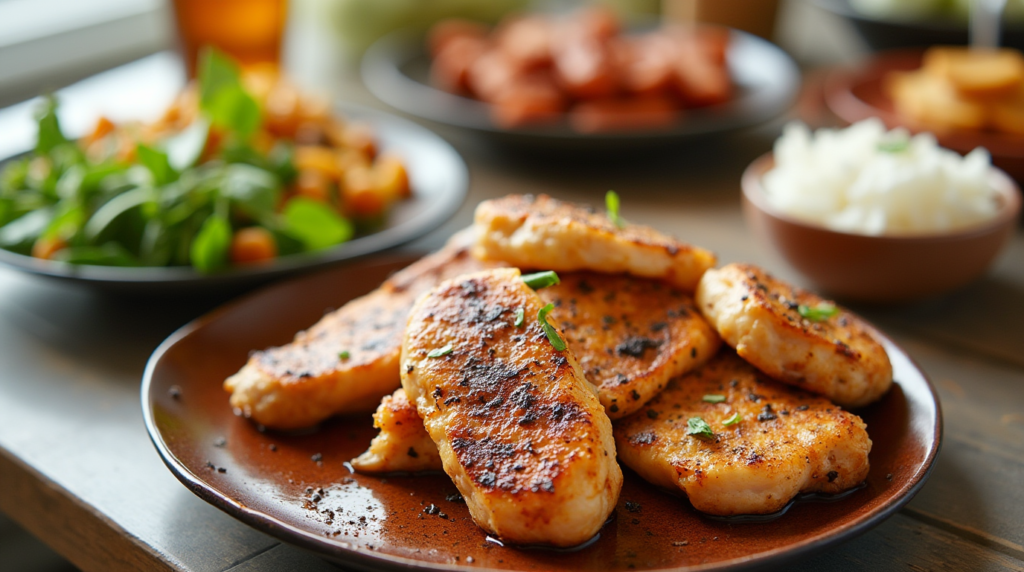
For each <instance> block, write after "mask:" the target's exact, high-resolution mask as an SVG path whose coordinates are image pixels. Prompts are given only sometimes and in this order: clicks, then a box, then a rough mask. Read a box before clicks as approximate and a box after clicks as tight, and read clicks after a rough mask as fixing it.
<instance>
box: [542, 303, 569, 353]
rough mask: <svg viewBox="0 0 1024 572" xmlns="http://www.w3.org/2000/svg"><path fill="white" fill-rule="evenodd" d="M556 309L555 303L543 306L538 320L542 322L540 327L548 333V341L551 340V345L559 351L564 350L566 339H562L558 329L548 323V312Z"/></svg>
mask: <svg viewBox="0 0 1024 572" xmlns="http://www.w3.org/2000/svg"><path fill="white" fill-rule="evenodd" d="M554 309H555V305H554V304H548V305H547V306H544V307H543V308H541V309H540V312H537V321H538V322H540V327H541V328H542V329H543V330H544V333H545V334H547V336H548V341H549V342H551V346H552V347H554V348H555V350H557V351H560V352H564V351H565V340H563V339H562V336H559V335H558V330H556V329H555V327H554V326H552V325H551V324H549V323H548V314H549V313H550V312H551V310H554Z"/></svg>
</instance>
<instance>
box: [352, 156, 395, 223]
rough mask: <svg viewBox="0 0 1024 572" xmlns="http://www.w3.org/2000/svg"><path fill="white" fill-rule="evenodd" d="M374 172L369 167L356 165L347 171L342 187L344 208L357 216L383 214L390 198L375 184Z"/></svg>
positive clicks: (368, 216)
mask: <svg viewBox="0 0 1024 572" xmlns="http://www.w3.org/2000/svg"><path fill="white" fill-rule="evenodd" d="M374 183H375V181H374V172H373V170H372V169H371V168H369V167H354V168H352V169H349V170H348V171H347V172H346V173H345V180H344V183H343V184H342V187H341V193H342V205H343V206H344V210H345V211H346V212H348V213H349V214H351V215H352V216H354V217H356V218H373V217H376V216H378V215H380V214H383V212H384V209H385V208H386V207H387V206H388V199H387V197H385V196H384V195H383V194H381V193H380V192H378V190H377V187H376V186H375V185H374Z"/></svg>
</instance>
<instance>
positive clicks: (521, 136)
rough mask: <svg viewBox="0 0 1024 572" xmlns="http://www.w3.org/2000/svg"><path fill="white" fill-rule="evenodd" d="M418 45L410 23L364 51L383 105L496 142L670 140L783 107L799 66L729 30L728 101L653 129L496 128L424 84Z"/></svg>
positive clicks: (761, 118)
mask: <svg viewBox="0 0 1024 572" xmlns="http://www.w3.org/2000/svg"><path fill="white" fill-rule="evenodd" d="M423 45H424V40H423V35H422V33H417V32H415V31H409V30H404V31H398V32H395V33H393V34H391V35H389V36H385V37H384V38H382V39H380V40H378V41H377V42H376V43H375V44H374V45H373V46H371V47H370V49H369V50H367V52H366V55H365V56H364V57H363V63H362V75H363V81H364V82H365V83H366V86H367V87H368V88H369V89H370V91H371V92H373V94H374V95H376V96H377V97H378V98H380V99H381V100H382V101H384V102H385V103H387V104H388V105H391V106H392V107H395V108H397V109H399V110H401V111H404V112H406V113H409V114H411V115H415V116H417V117H422V118H424V119H429V120H431V121H436V122H438V123H444V124H446V125H453V126H456V127H461V128H464V129H468V130H470V131H473V132H476V133H478V134H481V135H485V136H487V137H489V138H491V139H494V140H497V141H501V142H507V143H514V144H519V145H521V146H532V147H538V146H539V147H543V148H544V149H554V150H558V151H566V150H569V151H571V150H579V149H622V148H629V147H634V146H636V145H642V146H648V145H652V144H666V143H676V142H680V141H686V140H689V139H692V138H694V137H700V136H705V135H711V134H715V133H722V132H727V131H731V130H735V129H739V128H743V127H751V126H754V125H757V124H759V123H763V122H765V121H768V120H770V119H772V118H774V117H776V116H778V115H780V114H782V113H783V112H785V111H786V110H787V109H789V107H790V105H792V103H793V101H794V98H795V97H796V93H797V90H798V89H799V86H800V70H799V69H798V68H797V66H796V64H795V63H794V62H793V60H792V59H791V58H790V57H789V56H788V55H786V52H784V51H782V49H780V48H779V47H777V46H775V45H774V44H772V43H770V42H767V41H765V40H762V39H761V38H758V37H756V36H752V35H750V34H747V33H744V32H740V31H737V30H733V31H732V38H731V43H730V47H729V52H728V62H729V70H730V72H731V74H732V77H733V81H734V82H735V84H736V85H737V88H738V89H737V94H736V97H735V98H734V99H733V100H732V101H730V102H728V103H725V104H722V105H716V106H712V107H706V108H702V109H694V110H689V111H687V112H686V114H685V116H684V117H683V118H682V119H680V120H679V121H678V122H677V123H676V124H675V125H671V126H669V127H667V128H665V129H659V130H638V131H617V132H609V133H594V134H582V133H579V132H577V131H574V130H573V129H571V128H570V127H569V125H568V123H567V122H560V123H556V124H553V125H544V126H538V127H532V128H522V129H503V128H500V127H497V126H495V125H494V123H493V122H492V121H491V118H490V114H489V111H488V106H487V104H486V103H483V102H481V101H478V100H475V99H470V98H467V97H462V96H458V95H454V94H451V93H448V92H446V91H442V90H440V89H437V88H435V87H434V86H432V85H431V83H430V58H429V56H428V55H427V53H426V52H425V51H424V49H423Z"/></svg>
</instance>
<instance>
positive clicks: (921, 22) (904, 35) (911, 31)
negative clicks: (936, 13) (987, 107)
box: [814, 0, 1024, 50]
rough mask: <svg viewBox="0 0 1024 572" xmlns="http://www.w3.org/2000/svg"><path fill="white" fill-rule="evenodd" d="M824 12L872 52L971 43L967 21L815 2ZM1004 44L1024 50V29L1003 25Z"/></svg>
mask: <svg viewBox="0 0 1024 572" xmlns="http://www.w3.org/2000/svg"><path fill="white" fill-rule="evenodd" d="M814 4H815V5H817V6H818V7H820V8H822V9H823V10H827V11H829V12H832V13H833V14H835V15H837V16H841V17H843V18H845V19H847V20H848V21H849V22H850V23H852V24H853V27H854V28H856V30H857V33H858V34H860V36H861V37H862V38H864V41H865V42H867V44H868V46H870V47H871V49H872V50H890V49H894V48H910V47H921V46H934V45H936V44H939V45H947V46H948V45H961V46H962V45H965V44H967V20H966V19H964V20H957V19H955V18H935V17H931V18H921V19H895V18H890V19H886V18H874V17H871V16H868V15H865V14H861V13H860V12H857V11H856V10H854V9H853V6H851V5H850V0H814ZM1002 44H1003V45H1004V46H1009V47H1012V48H1017V49H1021V48H1024V28H1022V27H1021V26H1020V25H1019V24H1015V25H1008V24H1006V23H1004V24H1003V30H1002Z"/></svg>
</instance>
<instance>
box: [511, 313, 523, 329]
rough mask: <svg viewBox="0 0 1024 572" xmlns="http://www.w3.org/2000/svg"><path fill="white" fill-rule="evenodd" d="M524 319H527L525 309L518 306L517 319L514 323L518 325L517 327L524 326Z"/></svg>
mask: <svg viewBox="0 0 1024 572" xmlns="http://www.w3.org/2000/svg"><path fill="white" fill-rule="evenodd" d="M524 319H525V312H524V311H523V309H522V308H516V321H515V322H513V325H515V327H517V328H520V327H522V325H523V320H524Z"/></svg>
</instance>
